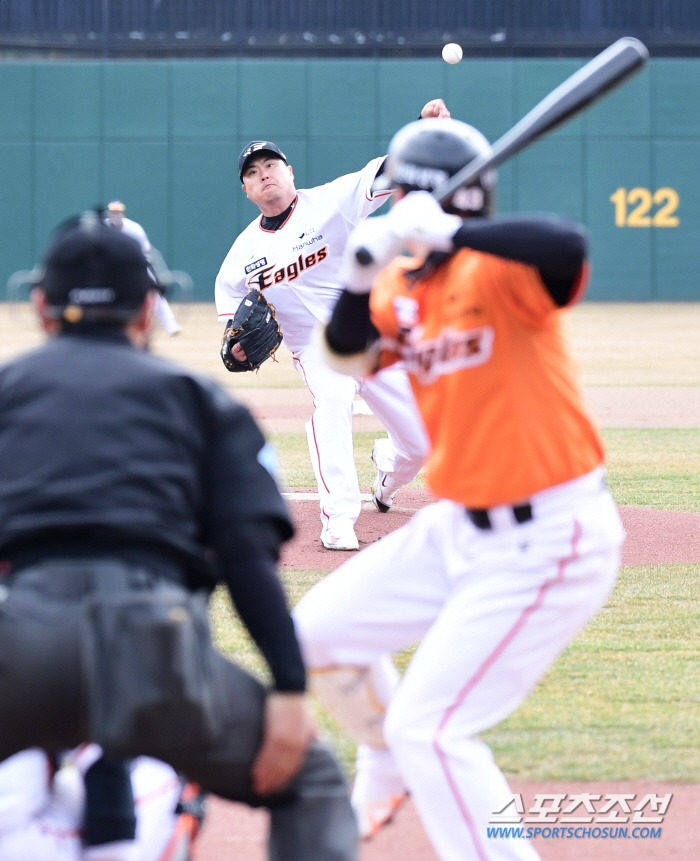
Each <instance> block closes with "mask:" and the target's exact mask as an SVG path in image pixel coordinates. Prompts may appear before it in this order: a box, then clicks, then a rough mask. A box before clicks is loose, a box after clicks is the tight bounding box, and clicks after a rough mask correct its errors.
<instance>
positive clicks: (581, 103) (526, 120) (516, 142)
mask: <svg viewBox="0 0 700 861" xmlns="http://www.w3.org/2000/svg"><path fill="white" fill-rule="evenodd" d="M648 57H649V51H648V50H647V48H646V46H645V45H644V44H643V43H642V42H640V41H639V39H635V38H633V37H632V36H624V37H623V38H622V39H618V40H617V42H614V43H613V44H612V45H610V47H608V48H606V49H605V50H604V51H602V52H601V53H600V54H598V56H597V57H594V58H593V59H592V60H590V61H589V62H588V63H586V65H585V66H583V67H582V68H580V69H579V70H578V71H577V72H574V74H573V75H571V77H570V78H567V79H566V80H565V81H564V83H563V84H560V85H559V86H558V87H557V88H556V89H555V90H552V92H551V93H550V94H549V95H548V96H545V97H544V99H542V101H541V102H540V103H539V104H538V105H535V107H534V108H533V109H532V110H531V111H530V112H529V113H528V114H526V115H525V116H524V117H523V118H522V119H521V120H520V122H519V123H517V124H516V125H514V126H513V128H512V129H511V130H510V131H508V132H506V133H505V134H504V135H503V137H501V138H499V139H498V140H497V141H496V143H495V144H494V145H493V146H492V147H491V152H490V153H488V154H486V155H483V156H478V157H477V158H475V159H474V160H473V161H471V162H469V164H468V165H466V166H465V167H463V168H462V169H461V170H460V171H459V172H458V173H456V174H455V175H454V176H453V177H451V178H450V179H449V180H448V181H447V182H446V183H444V184H443V185H441V186H439V187H438V188H436V189H435V191H433V197H434V198H436V200H438V201H439V202H442V201H443V200H445V199H446V198H448V197H449V196H450V195H451V194H453V193H454V192H455V191H456V190H457V189H458V188H459V187H460V186H463V185H469V183H470V182H473V181H474V180H475V179H476V178H477V177H478V176H479V175H480V174H482V173H483V172H484V171H485V170H488V169H489V168H492V167H496V166H497V165H499V164H501V163H502V162H504V161H505V160H506V159H508V158H510V157H511V156H512V155H515V153H517V152H520V150H522V149H524V148H525V147H526V146H528V144H531V143H532V142H533V141H535V140H537V139H538V138H540V137H542V135H543V134H545V133H546V132H549V131H552V129H555V128H556V127H557V126H559V125H561V124H562V123H564V122H566V120H569V119H571V117H574V116H576V114H578V113H580V112H581V111H583V110H584V109H585V108H587V107H588V106H589V105H591V104H593V102H595V101H597V100H598V99H599V98H601V96H603V95H605V94H606V93H608V92H610V90H612V89H613V88H614V87H616V86H618V85H619V84H621V83H622V82H623V81H625V80H627V78H629V77H630V75H632V74H633V73H634V72H636V71H638V70H639V69H641V67H642V66H643V65H644V63H645V62H646V60H647V58H648Z"/></svg>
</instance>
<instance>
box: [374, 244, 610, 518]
mask: <svg viewBox="0 0 700 861" xmlns="http://www.w3.org/2000/svg"><path fill="white" fill-rule="evenodd" d="M415 265H416V261H415V260H410V259H408V258H399V259H397V260H395V261H394V262H393V263H392V264H391V265H390V266H389V267H388V268H387V269H385V270H384V271H383V272H381V273H380V275H379V276H378V278H377V281H376V282H375V284H374V287H373V290H372V296H371V311H372V321H373V323H374V325H375V326H376V327H377V329H378V330H379V332H380V334H381V336H382V337H383V338H384V339H385V340H384V350H383V352H382V354H381V356H380V364H381V366H382V367H384V366H386V365H388V364H391V363H392V362H394V361H396V360H397V359H402V360H403V361H404V363H405V365H406V369H407V371H408V373H409V375H410V378H411V383H412V386H413V391H414V393H415V396H416V400H417V402H418V407H419V409H420V411H421V414H422V416H423V420H424V422H425V425H426V428H427V430H428V435H429V436H430V442H431V445H432V452H431V455H430V458H429V459H428V464H427V476H426V477H427V480H428V485H429V487H430V489H431V490H432V492H433V493H434V494H435V495H436V496H438V497H440V498H446V499H452V500H454V501H456V502H460V503H462V504H464V505H466V506H467V507H469V508H490V507H492V506H495V505H504V504H507V503H514V502H517V501H518V500H524V499H526V498H527V497H529V496H530V495H531V494H533V493H535V492H537V491H539V490H543V489H544V488H546V487H550V486H552V485H555V484H560V483H562V482H565V481H568V480H570V479H573V478H577V477H578V476H581V475H584V474H585V473H587V472H590V471H591V470H592V469H594V468H595V467H596V466H598V465H599V464H600V463H601V462H602V460H603V446H602V443H601V440H600V437H599V435H598V433H597V431H596V429H595V428H594V426H593V424H592V422H591V420H590V418H589V416H588V414H587V412H586V409H585V407H584V405H583V398H582V392H581V388H580V385H579V382H578V374H577V369H576V367H575V364H574V362H573V360H572V357H571V354H570V350H569V343H568V342H569V338H568V335H567V331H566V330H567V318H568V312H567V311H566V310H564V309H561V308H559V307H558V306H557V305H556V304H555V303H554V301H553V299H552V298H551V296H550V295H549V293H548V292H547V290H546V288H545V286H544V284H543V283H542V281H541V279H540V277H539V273H538V270H537V269H536V268H535V267H534V266H529V265H526V264H524V263H517V262H515V261H511V260H506V259H504V258H502V257H495V256H493V255H491V254H485V253H482V252H479V251H473V250H471V249H461V250H459V251H457V252H456V253H455V254H454V255H452V256H451V257H450V258H449V259H448V260H446V261H445V262H444V263H443V264H442V265H441V266H439V267H438V268H437V270H436V271H435V272H434V273H433V274H432V275H430V276H429V277H428V278H426V279H425V280H424V281H418V282H416V283H413V281H412V280H410V279H408V278H406V276H405V275H404V272H405V271H406V270H407V269H410V268H412V267H414V266H415ZM584 278H585V273H582V275H581V281H582V282H583V280H584ZM580 287H581V285H579V290H578V291H577V292H580Z"/></svg>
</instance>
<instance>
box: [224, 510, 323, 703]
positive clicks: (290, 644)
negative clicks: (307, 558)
mask: <svg viewBox="0 0 700 861" xmlns="http://www.w3.org/2000/svg"><path fill="white" fill-rule="evenodd" d="M281 544H282V540H281V536H280V535H279V532H278V529H277V526H276V525H275V524H274V523H272V522H269V521H268V522H264V521H252V520H248V521H240V522H239V523H236V524H235V525H234V527H233V528H232V529H230V530H229V531H227V532H226V533H225V535H222V536H221V538H220V541H219V544H218V547H217V553H218V557H219V560H218V561H219V570H220V572H221V577H222V579H223V580H224V581H225V583H226V585H227V586H228V590H229V592H230V594H231V598H232V600H233V603H234V604H235V606H236V610H238V614H239V616H240V617H241V620H242V621H243V624H244V625H245V626H246V628H247V629H248V631H249V633H250V636H251V637H252V638H253V640H254V641H255V644H256V645H257V647H258V649H260V652H261V653H262V655H263V657H264V658H265V660H266V661H267V664H268V666H269V667H270V671H271V672H272V676H273V678H274V680H275V689H276V690H278V691H303V690H305V688H306V673H305V670H304V662H303V660H302V657H301V650H300V648H299V643H298V641H297V638H296V634H295V632H294V623H293V622H292V619H291V616H290V615H289V610H288V609H287V602H286V599H285V595H284V591H283V589H282V584H281V583H280V581H279V579H278V577H277V570H276V566H277V560H278V557H279V548H280V545H281Z"/></svg>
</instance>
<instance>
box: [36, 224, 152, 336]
mask: <svg viewBox="0 0 700 861" xmlns="http://www.w3.org/2000/svg"><path fill="white" fill-rule="evenodd" d="M37 286H39V287H41V288H42V290H43V291H44V293H45V294H46V299H47V303H48V314H49V316H51V317H53V318H54V319H57V320H62V321H63V322H64V323H81V324H88V325H89V324H94V323H98V324H108V325H123V324H124V323H126V322H128V321H129V320H131V319H132V318H133V317H135V316H136V314H137V313H138V311H139V309H140V308H141V306H142V305H143V302H144V300H145V298H146V296H147V294H148V292H149V290H153V289H155V284H154V283H153V281H152V280H151V279H150V278H149V277H148V264H147V262H146V258H145V257H144V256H143V253H142V251H141V248H140V247H139V245H138V243H137V242H135V241H134V240H133V239H132V238H131V237H130V236H126V234H124V233H121V232H120V231H118V230H114V229H112V228H111V227H107V226H106V225H105V224H104V222H103V220H102V213H101V212H87V213H85V214H84V215H83V216H82V217H81V218H75V219H71V220H70V221H68V222H66V223H65V224H64V225H62V226H61V227H60V228H59V229H58V232H57V234H56V237H55V239H54V241H53V242H52V243H51V246H50V247H49V249H48V251H47V252H46V256H45V257H44V264H43V273H42V277H41V280H40V281H39V282H38V285H37Z"/></svg>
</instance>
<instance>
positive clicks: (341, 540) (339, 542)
mask: <svg viewBox="0 0 700 861" xmlns="http://www.w3.org/2000/svg"><path fill="white" fill-rule="evenodd" d="M336 533H337V534H336ZM321 544H323V546H324V547H325V548H326V550H359V549H360V543H359V541H358V540H357V535H355V530H354V529H353V526H352V523H351V524H349V526H345V527H339V526H336V525H334V526H333V528H332V529H331V527H330V526H324V527H323V530H322V531H321Z"/></svg>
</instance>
